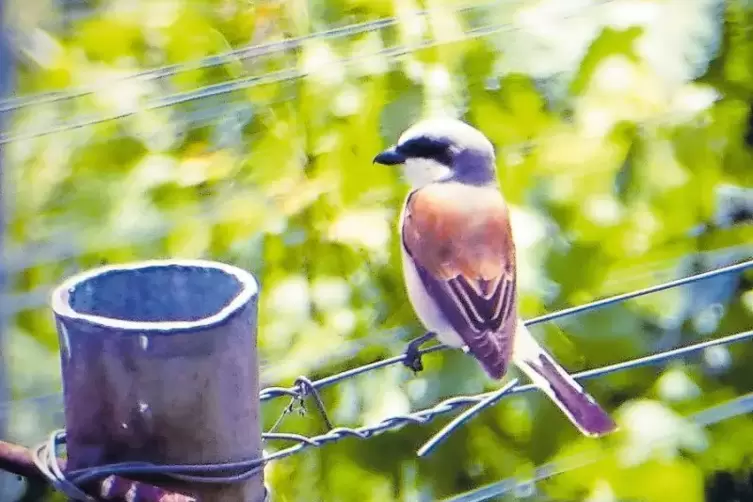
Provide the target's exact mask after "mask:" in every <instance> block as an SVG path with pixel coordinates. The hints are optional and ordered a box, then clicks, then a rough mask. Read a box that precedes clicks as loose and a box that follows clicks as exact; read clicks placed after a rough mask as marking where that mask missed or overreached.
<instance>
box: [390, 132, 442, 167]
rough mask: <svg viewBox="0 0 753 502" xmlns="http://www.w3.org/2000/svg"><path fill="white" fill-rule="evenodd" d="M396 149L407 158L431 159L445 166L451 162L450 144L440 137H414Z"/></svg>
mask: <svg viewBox="0 0 753 502" xmlns="http://www.w3.org/2000/svg"><path fill="white" fill-rule="evenodd" d="M397 150H398V151H399V152H400V153H402V154H403V155H405V156H406V157H408V158H411V157H413V158H421V159H432V160H435V161H437V162H439V163H440V164H444V165H447V166H449V165H451V164H452V155H451V152H450V145H449V143H448V142H447V141H443V140H441V139H435V138H427V137H425V136H423V137H420V138H414V139H410V140H408V141H406V142H404V143H403V144H401V145H400V146H398V147H397Z"/></svg>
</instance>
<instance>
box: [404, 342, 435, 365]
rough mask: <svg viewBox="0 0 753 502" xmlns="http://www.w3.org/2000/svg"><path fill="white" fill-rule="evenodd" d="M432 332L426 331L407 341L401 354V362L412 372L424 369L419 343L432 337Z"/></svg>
mask: <svg viewBox="0 0 753 502" xmlns="http://www.w3.org/2000/svg"><path fill="white" fill-rule="evenodd" d="M434 336H435V335H434V333H432V332H428V333H425V334H423V335H422V336H419V337H418V338H416V339H414V340H413V341H411V342H410V343H408V347H406V349H405V354H404V356H403V364H404V365H405V366H406V367H407V368H408V369H409V370H411V371H413V373H414V374H418V372H419V371H423V370H424V363H423V361H422V360H421V345H423V344H424V343H426V342H427V341H429V340H431V339H432V338H434Z"/></svg>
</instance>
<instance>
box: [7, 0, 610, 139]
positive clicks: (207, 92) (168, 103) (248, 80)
mask: <svg viewBox="0 0 753 502" xmlns="http://www.w3.org/2000/svg"><path fill="white" fill-rule="evenodd" d="M614 1H616V0H602V1H601V2H599V3H596V4H592V5H588V6H585V7H579V8H578V9H573V11H572V12H570V13H569V14H568V15H563V16H561V18H562V19H566V18H568V17H570V16H573V15H575V14H577V13H579V12H581V11H585V10H590V9H596V8H601V7H603V6H605V5H607V4H609V3H612V2H614ZM516 29H519V28H517V27H516V26H515V25H514V24H513V23H499V24H494V25H489V26H482V27H478V28H472V29H470V30H466V31H464V32H463V34H462V35H460V36H457V37H453V38H448V39H445V40H441V41H440V40H430V41H424V42H421V43H417V44H415V45H411V46H408V45H396V46H393V47H388V48H385V49H382V50H379V51H376V52H374V53H371V54H367V55H361V56H357V57H348V58H341V59H339V60H337V61H335V62H333V63H332V64H338V65H342V66H350V65H352V64H354V63H356V62H359V61H363V60H366V59H371V58H375V57H383V58H385V60H387V61H388V62H394V61H395V60H397V59H399V58H401V57H403V56H406V55H408V54H411V53H414V52H417V51H420V50H424V49H428V48H431V47H436V46H441V45H447V44H451V43H458V42H463V41H467V40H473V39H476V38H481V37H487V36H490V35H493V34H495V33H499V32H501V31H514V30H516ZM310 74H311V72H310V71H306V70H303V69H298V68H288V69H284V70H278V71H275V72H270V73H266V74H263V75H257V76H250V77H242V78H238V79H233V80H228V81H225V82H221V83H218V84H212V85H207V86H204V87H200V88H199V89H196V90H193V91H186V92H180V93H175V94H173V95H170V96H168V97H163V98H158V99H155V100H151V101H150V102H147V103H145V104H144V105H143V106H142V107H141V108H138V109H134V110H129V111H125V112H120V113H114V114H110V115H105V116H89V117H86V118H84V119H82V120H79V121H73V122H67V123H62V124H58V125H53V126H50V127H48V128H45V129H40V130H32V131H22V132H19V133H15V134H11V135H5V134H3V135H0V145H4V144H8V143H12V142H16V141H22V140H28V139H33V138H39V137H42V136H47V135H50V134H57V133H62V132H66V131H72V130H75V129H80V128H84V127H89V126H94V125H97V124H102V123H105V122H110V121H114V120H121V119H125V118H128V117H132V116H134V115H136V114H138V113H141V112H144V111H149V110H157V109H161V108H168V107H172V106H176V105H179V104H183V103H188V102H191V101H196V100H199V99H206V98H210V97H217V96H223V95H226V94H230V93H233V92H237V91H241V90H245V89H248V88H250V87H255V86H259V85H267V84H273V83H279V82H285V81H289V80H296V79H299V78H303V77H306V76H309V75H310Z"/></svg>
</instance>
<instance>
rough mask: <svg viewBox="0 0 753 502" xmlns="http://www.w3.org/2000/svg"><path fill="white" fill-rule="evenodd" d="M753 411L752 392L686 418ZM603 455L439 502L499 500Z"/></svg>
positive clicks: (713, 419)
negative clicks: (501, 496)
mask: <svg viewBox="0 0 753 502" xmlns="http://www.w3.org/2000/svg"><path fill="white" fill-rule="evenodd" d="M751 411H753V393H750V394H746V395H744V396H740V397H737V398H734V399H730V400H729V401H726V402H724V403H721V404H715V405H711V406H709V407H707V408H705V409H704V410H702V411H699V412H696V413H694V414H692V415H690V416H689V417H688V419H689V420H691V421H693V422H695V423H696V424H697V425H699V426H702V427H708V426H710V425H714V424H717V423H720V422H723V421H725V420H729V419H730V418H734V417H737V416H739V415H742V414H745V413H749V412H751ZM606 456H607V454H606V453H604V454H601V455H596V454H582V455H572V456H569V457H568V458H566V459H563V460H557V461H554V462H549V463H546V464H544V465H541V466H539V467H537V468H536V469H535V472H536V474H535V475H534V476H533V477H532V478H530V479H527V480H524V481H521V480H520V479H518V478H514V477H511V478H506V479H503V480H501V481H497V482H495V483H491V484H489V485H486V486H482V487H480V488H476V489H473V490H470V491H467V492H465V493H462V494H459V495H455V496H453V497H450V498H446V499H444V501H443V502H482V501H485V500H490V499H492V498H494V497H499V496H500V495H504V494H506V493H510V492H512V491H514V490H515V489H516V488H520V487H521V486H526V485H528V486H530V485H533V484H534V483H536V482H537V481H543V480H546V479H549V478H552V477H554V476H557V475H559V474H565V473H567V472H570V471H574V470H577V469H580V468H582V467H586V466H589V465H593V464H595V463H597V462H599V461H601V460H603V459H605V458H606Z"/></svg>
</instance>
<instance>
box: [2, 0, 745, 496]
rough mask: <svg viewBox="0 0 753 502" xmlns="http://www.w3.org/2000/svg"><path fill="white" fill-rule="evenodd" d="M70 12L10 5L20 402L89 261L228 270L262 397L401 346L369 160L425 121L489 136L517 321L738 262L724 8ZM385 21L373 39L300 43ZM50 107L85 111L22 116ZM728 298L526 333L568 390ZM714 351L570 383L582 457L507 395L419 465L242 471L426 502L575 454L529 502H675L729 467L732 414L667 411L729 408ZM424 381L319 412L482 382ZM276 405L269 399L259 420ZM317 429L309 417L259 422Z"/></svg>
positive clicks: (357, 459) (447, 364) (737, 88)
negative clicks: (249, 322) (167, 260)
mask: <svg viewBox="0 0 753 502" xmlns="http://www.w3.org/2000/svg"><path fill="white" fill-rule="evenodd" d="M66 4H67V2H48V1H42V0H35V1H31V2H21V1H18V0H11V5H12V11H13V12H14V13H15V14H16V16H17V17H18V19H19V23H18V26H17V27H16V28H15V31H14V35H16V39H17V41H18V46H19V51H20V53H21V56H22V58H23V59H22V60H21V68H20V74H21V78H20V81H19V94H21V95H22V96H26V97H27V98H28V103H29V104H27V105H24V106H20V107H18V109H17V110H15V111H14V113H13V127H12V129H11V131H10V132H9V135H10V137H11V138H13V137H14V136H16V135H18V136H24V137H26V136H28V138H27V139H11V140H10V143H9V144H7V145H5V153H6V155H7V159H8V163H9V169H8V171H7V173H6V175H7V177H8V182H9V184H10V186H12V187H13V190H12V192H11V193H9V194H8V195H9V198H10V201H11V205H12V210H13V212H12V218H11V221H10V222H9V229H8V235H9V240H10V246H9V249H8V252H7V254H8V256H9V264H10V265H9V266H10V268H11V272H12V277H11V279H12V287H13V294H14V296H12V297H11V298H10V299H9V305H11V306H12V308H13V309H14V310H16V312H15V313H14V319H13V320H14V322H13V326H12V331H11V342H10V345H9V349H8V353H9V354H10V360H9V363H10V365H11V371H12V375H13V380H14V389H13V391H14V395H15V396H17V397H19V398H20V397H24V396H29V395H35V394H43V393H46V392H51V391H55V390H57V389H58V388H59V381H58V375H57V370H56V369H55V368H56V366H54V365H50V364H49V361H52V360H54V358H55V350H56V334H55V331H54V327H53V325H52V323H51V321H50V315H49V312H48V308H47V306H46V301H47V294H48V291H49V289H50V288H51V287H52V286H54V285H56V284H57V283H59V282H60V281H61V280H62V278H63V277H67V276H68V275H70V274H72V273H75V272H76V271H79V270H82V269H84V268H89V267H93V266H97V265H99V264H101V263H113V262H121V261H126V260H137V259H147V258H158V257H184V258H189V257H190V258H193V257H206V258H212V259H218V260H225V261H229V262H233V263H235V264H238V265H240V266H242V267H245V268H247V269H249V270H252V271H253V272H254V273H255V274H256V275H257V276H258V277H259V279H260V282H261V284H262V295H261V305H260V329H259V335H260V339H259V345H260V349H261V355H262V359H263V361H264V363H263V368H262V378H263V380H264V383H265V384H266V383H268V384H286V383H290V382H291V381H292V379H294V378H295V377H296V376H297V375H299V374H307V375H310V376H311V377H312V378H313V377H316V376H317V375H320V376H321V375H325V374H330V373H333V372H336V371H339V370H342V369H345V368H350V367H353V366H356V365H358V364H364V363H368V362H371V361H374V360H376V359H379V358H383V357H388V356H391V355H394V354H395V353H397V352H398V351H400V350H402V349H403V347H404V343H405V341H407V340H408V339H409V338H410V337H411V336H414V335H418V334H421V332H422V328H421V327H420V326H419V325H418V322H417V320H416V318H415V316H414V314H413V312H412V310H411V308H410V305H409V304H408V302H407V298H406V296H405V292H404V289H403V285H402V280H403V279H402V272H401V270H400V265H399V247H398V246H399V243H398V241H397V239H396V238H395V224H396V221H397V217H398V211H399V207H400V204H401V202H402V200H403V197H404V196H405V192H406V189H407V187H406V186H405V185H404V184H403V182H402V181H401V180H400V177H399V173H398V172H396V171H394V170H392V169H389V168H385V167H384V166H375V165H372V163H371V159H372V158H373V156H374V154H375V153H376V152H378V151H379V150H380V149H381V148H383V147H384V146H385V145H388V144H391V143H393V142H394V141H395V140H396V138H397V137H398V135H399V134H400V132H402V130H403V129H405V128H406V127H407V126H408V125H409V124H410V123H412V122H414V121H415V120H416V119H417V118H418V117H419V116H421V115H430V114H439V113H449V114H454V115H458V116H462V117H464V118H466V119H467V120H469V121H470V122H472V123H473V124H475V125H476V126H478V127H479V128H480V129H482V130H483V131H484V132H485V133H486V134H487V135H488V136H489V138H490V139H491V140H492V142H493V143H494V145H495V148H496V149H497V164H498V175H499V178H500V184H501V188H502V190H503V192H504V193H505V196H506V198H507V200H508V201H509V202H510V204H511V206H512V207H511V213H512V215H513V216H512V218H513V226H514V233H515V241H516V243H517V246H518V249H519V251H518V257H519V258H518V259H519V273H520V276H521V277H520V281H519V282H520V287H521V300H520V305H521V310H522V313H523V315H524V316H525V317H531V316H534V315H536V314H539V313H543V312H549V311H552V310H555V309H557V308H562V307H567V306H572V305H575V304H579V303H582V302H586V301H590V300H593V299H595V298H599V297H603V296H606V295H608V294H615V293H620V292H625V291H629V290H632V289H636V288H640V287H645V286H648V285H650V284H654V283H656V282H659V281H664V280H671V279H673V278H676V277H677V276H679V275H687V274H689V273H692V271H694V270H695V269H703V270H705V269H709V268H712V267H716V266H722V265H723V264H726V263H731V262H734V261H737V260H742V259H745V258H749V257H751V256H753V247H752V244H751V243H753V227H751V225H750V219H749V218H748V219H746V218H745V217H744V216H745V214H746V213H745V209H746V207H747V206H748V205H749V201H748V200H747V199H749V195H750V194H749V193H747V192H746V190H747V191H748V192H749V191H750V189H751V187H753V169H751V168H750V166H751V165H753V149H752V148H751V143H752V142H753V141H751V140H750V139H746V137H747V138H749V137H750V135H751V134H753V133H751V130H752V129H753V128H752V126H751V123H750V121H751V118H750V116H751V109H750V106H751V105H750V103H751V99H752V98H751V90H753V73H751V71H752V70H751V68H753V65H751V64H750V62H751V61H753V59H752V58H753V56H752V52H751V51H753V42H751V40H753V37H751V36H750V31H751V26H753V22H752V18H751V16H753V11H752V9H751V6H750V2H746V1H745V0H730V1H728V2H725V3H722V2H721V1H717V0H693V1H688V0H670V1H661V2H660V1H658V0H657V1H648V2H638V3H636V2H632V1H629V0H612V1H610V2H601V1H597V0H588V1H569V2H560V1H557V0H539V1H536V2H514V1H512V2H494V3H492V4H487V3H482V2H470V3H466V2H458V1H452V0H436V1H435V0H432V1H428V2H403V1H402V0H400V1H394V2H390V1H386V0H327V1H322V2H299V1H293V2H281V1H276V0H270V1H264V2H247V1H241V0H201V1H199V0H191V1H188V0H153V1H151V0H150V1H131V0H128V1H125V0H119V1H116V0H111V1H104V2H99V3H97V5H96V6H83V7H81V6H79V7H77V8H75V9H74V8H72V7H69V8H70V9H71V10H69V11H66ZM468 5H470V6H472V7H474V8H473V9H466V10H464V11H461V10H459V9H461V7H464V6H468ZM22 6H23V7H24V8H23V9H21V7H22ZM27 7H28V8H27ZM423 8H429V9H433V10H431V12H429V13H428V14H423V13H421V12H419V11H420V9H423ZM74 14H75V15H74ZM386 16H396V22H395V23H385V24H384V26H381V27H378V28H372V29H369V30H366V31H365V32H359V33H345V34H342V33H340V34H332V33H329V34H325V35H321V34H320V35H317V36H313V37H307V36H308V35H311V34H314V33H317V32H322V31H324V30H329V29H332V28H334V27H342V26H346V25H350V24H354V23H362V22H374V21H377V20H379V19H382V18H384V17H386ZM62 19H67V20H68V22H67V24H64V23H62V22H61V20H62ZM469 30H481V31H477V32H475V33H476V34H479V33H486V34H484V35H483V36H478V37H475V38H467V37H465V36H464V35H463V34H464V33H468V32H469ZM483 30H486V31H483ZM294 37H307V38H303V39H294ZM282 40H288V41H289V43H288V44H287V45H285V46H283V45H274V44H275V43H277V42H280V41H282ZM435 42H436V43H435ZM265 44H266V45H265ZM422 44H426V45H427V46H426V47H420V46H422ZM259 45H262V46H264V47H265V49H264V50H263V51H262V52H263V54H261V55H260V50H259V49H258V47H256V46H259ZM252 47H256V48H255V49H253V48H252ZM401 52H405V54H402V55H399V57H398V56H395V54H399V53H401ZM275 72H282V73H275ZM693 79H697V80H695V81H694V80H693ZM230 81H232V82H233V87H232V89H230V88H229V87H228V86H227V83H228V82H230ZM60 89H67V90H69V91H70V90H72V89H78V90H80V91H81V92H77V93H76V94H77V97H72V98H71V99H66V98H64V97H61V96H57V95H56V96H52V97H50V96H46V97H45V98H44V99H42V100H41V101H40V96H39V95H37V96H36V97H34V96H33V95H34V94H37V93H45V92H52V91H58V90H60ZM63 92H65V91H63ZM178 93H183V94H179V95H178ZM176 96H179V99H177V98H176ZM104 119H107V120H104ZM82 122H84V123H86V122H95V123H94V124H90V125H86V126H82V127H78V126H75V127H74V126H73V124H80V123H82ZM66 124H68V125H70V127H68V126H66ZM60 129H62V130H60ZM50 130H55V131H57V132H54V133H51V134H44V135H42V134H38V133H46V132H50ZM746 142H747V143H746ZM740 215H743V216H742V217H741V216H740ZM694 267H695V269H694ZM727 279H729V278H727ZM751 281H752V277H751V275H750V274H748V275H747V279H746V278H742V279H739V280H731V279H730V280H723V281H722V280H717V281H713V283H712V281H709V282H705V283H702V284H698V285H696V286H694V287H687V288H683V289H678V290H675V291H669V292H665V293H660V294H656V295H652V296H650V297H646V298H643V299H640V300H636V301H632V302H629V303H628V304H624V305H616V306H613V307H610V308H608V309H604V310H602V311H599V312H595V313H591V314H586V315H581V316H578V317H577V318H571V319H567V320H563V321H561V322H558V323H557V325H556V326H555V325H549V326H547V327H545V328H541V329H540V330H539V331H537V332H536V334H537V336H540V337H541V338H542V340H544V341H545V342H546V344H547V346H549V347H550V348H551V350H552V351H553V352H554V353H555V354H556V355H557V356H558V357H559V358H561V359H562V361H563V364H565V366H567V367H568V368H570V369H572V370H577V369H585V368H589V367H595V366H597V365H600V364H608V363H612V362H616V361H619V360H623V359H626V358H628V357H634V356H640V355H643V354H646V353H648V352H651V351H653V350H657V347H664V348H667V347H671V346H674V345H677V344H678V343H681V342H683V341H685V340H690V339H695V338H698V337H712V336H716V335H717V334H721V333H730V332H733V331H738V330H742V329H749V328H750V326H751V323H752V321H753V307H751V305H753V300H751V298H753V296H752V295H753V290H751V283H752V282H751ZM720 350H722V351H723V352H719V351H709V352H708V353H706V354H704V355H703V357H701V358H698V359H689V360H688V361H687V366H670V367H668V368H666V369H663V368H642V369H636V370H633V371H630V372H627V373H620V374H615V375H610V376H608V377H606V378H604V379H602V380H600V381H591V382H589V383H588V384H587V385H588V388H589V391H591V392H593V393H594V395H595V396H596V397H597V399H598V400H599V401H600V402H602V403H604V404H605V406H607V407H608V408H610V410H614V411H615V412H616V415H618V416H619V417H620V420H621V423H622V427H623V431H622V432H621V433H620V434H619V435H618V436H616V437H614V438H608V439H606V440H604V441H593V440H586V439H582V438H580V437H579V436H578V434H577V432H576V431H574V430H573V429H572V428H571V427H569V424H567V422H566V421H565V420H564V419H563V418H562V416H561V414H560V413H559V412H558V411H557V410H556V409H555V408H554V407H553V406H551V404H550V403H549V402H548V401H547V400H546V399H545V398H544V397H542V396H540V395H538V394H527V395H525V396H516V397H513V398H510V399H507V400H504V401H503V402H502V403H500V404H498V405H497V406H496V407H495V408H493V409H491V410H486V411H485V412H484V413H483V414H482V415H481V416H479V417H478V418H477V419H475V420H474V421H473V422H472V423H470V424H468V425H466V426H465V427H464V428H463V429H462V430H461V431H459V432H457V433H456V434H454V435H453V436H452V437H451V438H450V439H449V440H448V441H447V443H446V444H444V445H443V446H442V447H441V448H440V449H439V450H438V451H437V452H436V453H435V454H434V455H433V456H432V457H430V458H429V459H425V460H421V461H418V460H416V458H415V450H416V449H417V448H418V447H419V446H420V444H421V443H422V442H423V441H424V440H425V439H427V438H428V437H430V435H431V434H432V432H433V431H434V430H437V429H438V428H439V427H441V425H442V423H443V422H442V421H441V420H439V421H438V423H435V424H432V425H431V426H425V427H418V426H412V427H406V428H404V429H402V430H401V431H398V432H394V433H390V434H386V435H384V436H380V437H378V438H375V439H372V440H370V441H369V442H368V443H365V442H359V441H357V440H348V441H343V442H340V443H338V444H335V445H330V446H327V447H326V448H323V449H318V450H315V451H309V452H307V453H304V454H301V455H298V456H295V457H292V458H289V459H286V460H284V461H280V462H276V463H273V464H271V465H269V466H267V469H266V471H267V476H268V478H269V481H270V484H271V485H272V487H273V489H274V493H275V499H276V500H281V501H282V500H290V501H298V500H327V501H330V500H332V501H337V500H343V501H346V500H375V501H376V500H378V501H390V500H395V501H397V500H429V499H431V500H436V499H441V498H443V497H446V496H450V495H452V494H455V493H457V492H460V491H464V490H470V489H473V488H475V487H477V486H479V485H481V484H485V483H491V482H494V481H497V480H499V479H502V478H505V477H509V476H519V477H521V478H525V477H527V476H530V474H531V471H532V470H533V468H534V467H535V466H536V465H539V464H541V463H543V462H546V461H548V460H550V459H551V458H555V459H559V458H568V456H569V455H570V454H586V455H592V454H597V455H599V456H601V457H603V460H601V461H600V462H599V463H598V464H596V465H593V466H590V467H585V468H581V469H574V470H571V471H569V472H567V473H566V474H562V475H559V476H555V477H553V478H552V479H550V480H548V481H545V482H543V483H540V484H537V485H536V486H535V487H534V490H533V492H534V494H535V495H534V496H535V497H539V498H541V499H543V498H547V500H589V501H594V502H595V501H597V500H599V501H603V500H627V499H634V500H646V501H657V502H659V501H661V502H671V501H678V502H679V501H682V502H686V501H687V502H693V501H700V500H703V497H704V488H703V487H704V479H705V478H707V477H710V476H712V475H714V473H716V472H717V471H720V470H725V471H730V472H738V471H740V470H744V469H750V458H751V452H750V451H749V450H750V445H751V444H753V442H751V441H750V440H746V438H748V437H749V436H750V435H751V434H753V422H752V421H751V418H750V417H748V416H740V417H737V418H735V419H733V420H731V421H729V422H725V423H722V424H719V425H716V426H713V427H711V428H710V429H708V430H700V429H698V428H697V427H695V426H693V425H692V424H689V423H688V422H687V419H685V418H683V417H684V416H685V415H686V414H687V413H688V412H690V411H696V410H698V409H701V408H703V407H706V406H709V405H712V404H714V403H717V402H719V401H721V400H723V399H725V398H729V397H731V396H734V395H737V394H740V393H742V392H747V391H749V390H750V378H749V371H748V369H747V368H748V367H749V364H750V361H751V357H753V350H751V348H750V347H748V346H739V347H732V348H729V349H720ZM695 363H700V364H695ZM425 365H426V371H425V373H423V374H421V375H419V376H414V375H412V374H411V373H410V372H409V371H407V370H405V369H403V368H401V367H395V368H392V369H390V370H385V371H383V372H380V373H378V374H372V375H368V376H365V377H362V378H359V379H356V380H353V381H349V382H347V383H346V384H344V385H342V386H340V387H338V388H336V389H328V390H327V391H326V392H324V398H325V401H326V403H327V404H328V406H329V407H330V409H331V410H334V411H333V412H332V415H333V416H334V417H335V419H336V421H337V423H338V425H348V426H354V425H359V424H361V423H364V422H369V423H370V422H374V421H377V420H379V419H381V418H383V417H385V416H387V415H390V414H395V413H403V412H405V411H408V410H410V409H416V408H418V407H424V406H428V405H430V404H433V403H435V402H436V401H437V400H439V399H441V398H444V397H448V396H450V395H455V394H459V393H473V392H479V391H482V390H485V389H488V388H492V387H493V384H492V383H491V382H489V381H488V380H487V379H486V378H485V377H484V376H483V374H482V373H481V371H480V370H479V368H478V367H477V365H476V364H475V363H474V362H473V361H472V360H470V358H468V357H467V356H465V355H464V354H462V353H459V352H443V353H438V354H434V355H432V356H430V357H427V358H426V360H425ZM43 411H44V410H42V411H40V410H39V409H36V408H28V409H27V408H23V409H22V407H20V406H19V407H17V408H15V411H14V413H13V414H12V415H11V418H12V427H13V429H12V433H13V434H14V436H15V437H16V438H19V439H20V440H22V441H27V442H31V441H37V440H39V439H41V438H42V437H43V434H44V433H45V432H47V429H48V428H50V427H51V426H52V425H51V424H47V423H46V421H45V420H43V419H42V418H40V417H44V416H45V414H44V412H43ZM276 411H279V410H277V409H276V408H275V407H274V406H272V405H270V407H269V408H268V409H265V416H264V421H265V425H266V426H270V425H271V423H273V422H274V420H275V419H276V418H277V417H276V415H275V412H276ZM0 413H3V411H2V408H0ZM43 422H44V423H43ZM320 427H321V424H320V423H319V421H318V420H317V419H316V418H315V417H313V416H311V417H308V416H306V417H299V416H290V417H288V418H286V420H285V422H284V425H283V428H284V429H287V430H295V431H297V432H302V433H309V434H316V433H320V432H321V430H320ZM268 447H271V445H269V446H268ZM626 458H627V459H629V460H630V462H628V463H626V460H625V459H626Z"/></svg>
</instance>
